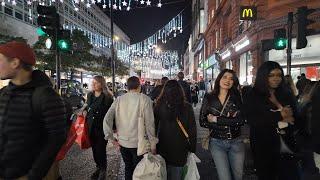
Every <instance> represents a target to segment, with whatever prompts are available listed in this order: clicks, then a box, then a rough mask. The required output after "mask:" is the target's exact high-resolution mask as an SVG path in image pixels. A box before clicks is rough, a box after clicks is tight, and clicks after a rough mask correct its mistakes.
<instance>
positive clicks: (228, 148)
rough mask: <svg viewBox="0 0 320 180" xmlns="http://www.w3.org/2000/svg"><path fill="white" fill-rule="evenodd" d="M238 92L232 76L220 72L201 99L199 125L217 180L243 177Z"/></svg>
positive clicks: (232, 74) (242, 149)
mask: <svg viewBox="0 0 320 180" xmlns="http://www.w3.org/2000/svg"><path fill="white" fill-rule="evenodd" d="M238 89H239V80H238V78H237V76H236V74H235V72H234V71H233V70H230V69H224V70H223V71H221V72H220V74H219V75H218V77H217V79H216V81H215V84H214V89H213V91H212V92H211V93H209V94H207V95H206V96H205V98H204V100H203V104H202V107H201V111H200V125H201V126H202V127H205V128H209V130H210V137H211V139H210V146H209V149H210V151H211V154H212V157H213V160H214V162H215V165H216V167H217V171H218V176H219V180H232V179H234V180H241V179H242V175H243V163H244V152H245V148H244V143H243V139H242V138H241V137H240V135H241V126H242V125H243V118H242V116H241V113H240V109H241V105H242V102H241V96H240V92H239V90H238ZM232 177H233V178H232Z"/></svg>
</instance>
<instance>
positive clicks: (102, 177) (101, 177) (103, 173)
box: [98, 170, 106, 180]
mask: <svg viewBox="0 0 320 180" xmlns="http://www.w3.org/2000/svg"><path fill="white" fill-rule="evenodd" d="M105 179H106V170H101V171H100V173H99V177H98V180H105Z"/></svg>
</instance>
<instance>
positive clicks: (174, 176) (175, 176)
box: [167, 165, 183, 180]
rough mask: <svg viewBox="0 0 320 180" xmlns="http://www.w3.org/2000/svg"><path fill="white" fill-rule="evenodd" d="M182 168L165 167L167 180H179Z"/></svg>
mask: <svg viewBox="0 0 320 180" xmlns="http://www.w3.org/2000/svg"><path fill="white" fill-rule="evenodd" d="M182 168H183V167H177V166H170V165H167V177H168V180H180V179H181V177H182Z"/></svg>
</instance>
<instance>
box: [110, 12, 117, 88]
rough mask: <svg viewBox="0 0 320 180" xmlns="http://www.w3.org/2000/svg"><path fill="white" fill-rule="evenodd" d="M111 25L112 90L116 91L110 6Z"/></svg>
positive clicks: (111, 24) (111, 19)
mask: <svg viewBox="0 0 320 180" xmlns="http://www.w3.org/2000/svg"><path fill="white" fill-rule="evenodd" d="M110 26H111V68H112V92H113V94H114V93H115V92H116V89H115V65H116V62H115V59H114V47H113V9H112V7H110Z"/></svg>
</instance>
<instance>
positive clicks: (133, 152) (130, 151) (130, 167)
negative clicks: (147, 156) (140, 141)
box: [120, 146, 143, 180]
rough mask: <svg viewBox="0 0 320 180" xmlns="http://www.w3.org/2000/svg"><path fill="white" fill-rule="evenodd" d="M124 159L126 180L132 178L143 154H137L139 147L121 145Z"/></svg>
mask: <svg viewBox="0 0 320 180" xmlns="http://www.w3.org/2000/svg"><path fill="white" fill-rule="evenodd" d="M120 152H121V155H122V159H123V161H124V164H125V177H126V180H132V175H133V171H134V169H135V168H136V166H137V164H138V163H139V162H140V161H141V159H142V158H143V156H137V148H125V147H122V146H121V147H120Z"/></svg>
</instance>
